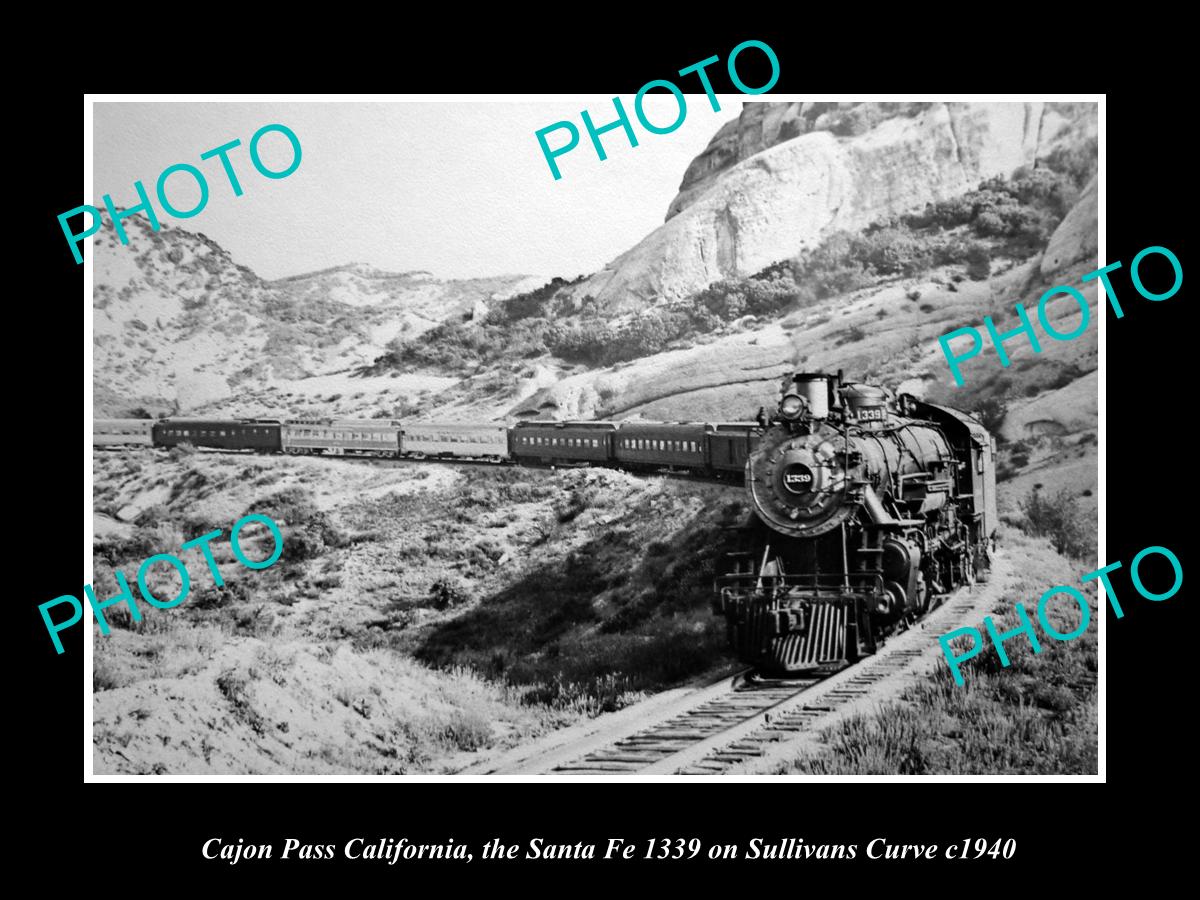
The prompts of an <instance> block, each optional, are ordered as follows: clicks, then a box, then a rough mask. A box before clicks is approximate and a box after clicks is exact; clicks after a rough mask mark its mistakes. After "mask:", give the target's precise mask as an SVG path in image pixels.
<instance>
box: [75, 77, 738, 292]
mask: <svg viewBox="0 0 1200 900" xmlns="http://www.w3.org/2000/svg"><path fill="white" fill-rule="evenodd" d="M744 99H745V97H744V96H743V95H740V94H733V95H718V100H719V102H720V104H721V111H720V112H713V110H712V107H711V106H710V105H709V103H708V99H707V98H706V97H705V96H704V95H703V94H697V95H691V94H689V95H687V117H686V119H685V120H684V123H683V125H681V126H680V127H679V129H678V130H676V131H674V132H672V133H671V134H665V135H656V134H651V133H649V132H647V131H646V130H645V129H643V128H642V127H641V125H640V123H639V122H638V121H637V118H636V116H635V115H634V111H633V97H632V96H625V95H621V101H622V103H623V105H624V107H625V109H626V111H627V113H628V115H629V117H630V120H631V121H632V123H633V127H634V131H635V133H636V135H637V137H638V142H639V143H638V146H637V147H636V148H631V147H630V146H629V143H628V139H627V138H626V136H625V134H624V131H623V130H621V129H616V130H614V131H611V132H607V133H605V134H604V135H602V136H601V140H602V142H603V144H604V147H605V150H606V151H607V153H608V159H607V160H605V161H604V162H601V161H600V160H599V159H598V158H597V156H596V153H595V151H594V149H593V148H592V146H591V142H590V140H589V139H588V136H587V132H586V131H585V129H584V127H583V124H582V121H581V119H580V115H579V113H580V111H581V110H583V109H585V108H586V109H588V111H589V112H590V113H591V115H592V119H593V121H594V122H595V124H596V125H597V127H599V126H602V125H603V124H605V123H607V122H611V121H613V120H614V119H615V110H614V108H613V104H612V99H611V97H597V96H590V97H583V98H574V97H571V98H566V97H555V98H552V99H549V100H539V101H537V102H511V103H509V102H504V103H498V102H474V101H472V102H419V103H417V102H400V103H217V102H204V103H125V102H122V103H112V102H108V103H97V104H96V105H95V114H94V123H95V124H94V128H95V132H94V137H95V142H94V159H95V172H94V182H93V184H94V187H95V191H96V197H95V198H93V200H92V203H93V204H94V205H96V206H97V207H99V208H101V209H103V202H102V200H101V198H102V196H103V195H104V194H105V193H109V194H111V195H112V197H113V202H114V204H115V205H117V206H133V205H135V204H136V203H137V195H136V193H135V191H134V188H133V182H134V181H135V180H141V181H142V183H143V185H144V186H145V188H146V191H147V193H148V194H149V195H150V196H151V198H152V201H153V203H154V205H155V209H156V211H157V212H158V215H159V216H160V219H161V220H162V221H163V222H165V223H167V224H169V225H172V226H177V227H180V228H185V229H188V230H190V231H197V232H202V233H203V234H206V235H207V236H208V237H210V238H212V239H213V240H215V241H216V242H217V243H219V244H220V245H221V246H222V247H224V248H225V249H226V250H227V251H229V252H230V253H231V254H232V256H233V259H234V261H235V262H237V263H240V264H242V265H246V266H249V267H250V268H251V269H252V270H253V271H255V272H256V273H257V274H259V275H260V276H262V277H264V278H268V279H274V278H281V277H284V276H287V275H297V274H301V273H305V272H312V271H315V270H318V269H323V268H327V267H330V266H337V265H342V264H345V263H350V262H359V263H366V264H368V265H372V266H375V267H377V268H380V269H383V270H387V271H397V272H400V271H409V270H414V269H425V270H428V271H430V272H432V273H433V274H434V275H436V276H439V277H444V278H462V277H469V276H486V275H502V274H518V273H520V274H530V275H541V276H546V277H549V276H552V275H561V276H565V277H574V276H575V275H579V274H584V273H589V272H593V271H595V270H597V269H599V268H600V267H602V266H603V265H604V264H605V263H606V262H608V261H609V260H611V259H612V258H613V257H614V256H617V255H618V254H620V253H622V252H624V251H625V250H627V249H629V248H630V247H632V246H633V245H634V244H635V243H636V242H637V241H639V240H640V239H641V238H642V237H644V236H645V235H646V234H647V233H649V232H650V231H651V230H653V229H654V228H656V227H657V226H658V225H661V224H662V221H663V217H664V216H665V215H666V211H667V206H668V204H669V203H670V202H671V199H672V198H673V197H674V196H675V194H676V192H677V190H678V187H679V183H680V181H681V180H682V178H683V173H684V170H685V169H686V168H687V165H688V163H690V162H691V160H692V159H693V158H694V157H695V156H696V155H698V154H699V153H700V152H701V151H702V150H703V149H704V148H705V147H706V146H707V144H708V141H709V140H710V138H711V137H712V136H713V134H715V133H716V131H717V129H718V128H719V127H720V126H721V125H722V124H723V123H724V122H726V121H727V120H728V119H730V118H732V117H734V116H736V115H737V114H738V113H739V112H741V109H742V101H743V100H744ZM646 100H647V102H646V105H645V111H646V116H647V118H648V119H649V120H650V121H651V122H652V123H655V124H657V125H659V126H660V127H661V126H663V125H666V124H668V123H670V122H671V121H673V120H674V119H675V118H676V116H677V114H678V107H677V105H676V102H675V100H674V98H673V97H672V96H671V95H669V94H665V93H662V92H656V93H654V94H648V95H647V98H646ZM559 120H569V121H572V122H573V123H574V124H575V125H576V127H577V128H578V129H579V131H580V143H579V145H578V146H577V147H576V148H575V149H574V150H573V151H571V152H570V153H567V154H565V155H563V156H560V157H558V160H557V161H558V164H559V167H560V169H561V170H562V175H563V177H562V179H561V180H559V181H555V180H554V178H553V177H552V175H551V173H550V169H549V167H548V166H547V165H546V162H545V160H544V159H543V157H542V152H541V149H540V148H539V146H538V142H537V139H536V138H535V136H534V133H535V132H536V131H537V130H538V129H540V128H544V127H546V126H548V125H551V124H552V123H554V122H556V121H559ZM271 123H282V124H284V125H287V126H288V127H289V128H291V129H292V131H294V132H295V133H296V136H297V137H298V138H299V140H300V144H301V147H302V148H303V158H302V161H301V163H300V167H299V168H298V169H297V170H296V171H295V172H293V173H292V174H291V175H289V176H288V177H286V178H282V179H278V180H271V179H267V178H265V177H263V176H262V175H260V174H259V173H258V172H257V171H256V170H255V169H254V167H253V165H252V164H251V162H250V156H249V143H250V137H251V136H252V135H253V134H254V132H255V131H257V130H258V129H259V128H260V127H261V126H263V125H267V124H271ZM234 138H240V139H241V141H242V145H241V146H240V147H238V148H236V149H234V150H233V151H232V152H231V153H230V161H231V162H232V163H233V166H234V169H235V171H236V172H237V174H238V177H239V179H240V181H241V184H242V188H243V190H244V193H243V195H242V196H241V197H236V198H235V197H234V196H233V191H232V189H231V188H230V186H229V182H228V180H227V178H226V177H225V174H224V172H223V171H222V169H221V165H220V161H219V160H218V159H216V158H213V159H210V160H207V161H201V159H200V154H201V153H202V152H204V151H206V150H210V149H212V148H214V147H217V146H220V145H221V144H224V143H227V142H228V141H230V140H232V139H234ZM566 139H567V135H566V132H565V131H558V132H555V133H553V134H551V135H549V136H548V140H549V142H550V145H551V147H557V146H559V142H565V141H566ZM260 148H261V150H262V156H263V160H264V162H265V163H266V164H267V165H268V166H269V167H270V168H274V169H282V168H284V167H285V166H286V165H287V163H288V161H289V160H290V151H289V149H288V144H287V140H286V139H285V138H284V137H283V136H282V135H279V134H271V135H268V136H266V137H265V138H264V139H263V142H262V144H261V145H260ZM179 162H186V163H190V164H192V165H194V166H196V167H197V168H199V169H200V170H201V172H203V173H204V175H205V177H206V179H207V181H208V184H209V200H208V205H207V206H206V207H205V208H204V209H203V210H202V211H201V212H200V213H199V214H197V215H196V216H194V217H193V218H190V219H182V220H181V219H174V218H172V217H171V216H169V215H167V214H166V213H165V212H164V211H163V210H162V209H161V207H160V205H159V203H158V201H157V199H155V197H154V190H155V183H156V181H157V179H158V175H159V173H160V172H162V171H163V169H165V168H166V167H167V166H170V165H172V164H174V163H179ZM167 185H168V190H167V197H168V199H169V200H170V201H171V202H172V204H173V205H174V206H175V207H176V208H177V209H183V210H186V209H189V208H191V207H192V206H194V205H195V202H196V201H197V200H198V197H199V193H198V189H197V188H196V187H195V182H194V180H193V179H191V178H190V177H189V176H188V175H187V174H175V175H172V176H171V178H170V179H169V180H168V182H167Z"/></svg>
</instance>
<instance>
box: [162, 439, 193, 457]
mask: <svg viewBox="0 0 1200 900" xmlns="http://www.w3.org/2000/svg"><path fill="white" fill-rule="evenodd" d="M195 452H196V448H195V447H194V446H193V445H192V444H189V443H187V442H186V441H184V442H183V443H182V444H176V445H175V446H174V447H172V448H171V449H170V450H168V451H167V458H168V459H170V460H171V462H179V461H180V460H182V459H186V458H187V457H189V456H191V455H192V454H193V453H195Z"/></svg>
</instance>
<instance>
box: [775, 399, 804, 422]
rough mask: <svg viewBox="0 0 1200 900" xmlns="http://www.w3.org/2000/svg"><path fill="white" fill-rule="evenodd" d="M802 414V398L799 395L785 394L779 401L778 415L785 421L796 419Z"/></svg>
mask: <svg viewBox="0 0 1200 900" xmlns="http://www.w3.org/2000/svg"><path fill="white" fill-rule="evenodd" d="M802 412H804V398H803V397H801V396H800V395H799V394H785V395H784V397H783V399H782V400H780V401H779V414H780V415H781V416H783V417H784V418H785V419H788V420H792V419H798V418H800V414H801V413H802Z"/></svg>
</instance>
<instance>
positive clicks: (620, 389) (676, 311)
mask: <svg viewBox="0 0 1200 900" xmlns="http://www.w3.org/2000/svg"><path fill="white" fill-rule="evenodd" d="M1095 131H1096V121H1095V109H1094V108H1093V107H1091V106H1088V105H1068V104H1047V105H1041V104H971V105H963V104H890V105H888V104H849V105H838V106H830V105H828V104H825V105H819V104H773V103H750V104H747V105H746V109H745V111H744V112H743V113H742V115H741V116H740V117H739V119H738V120H737V121H736V122H733V123H729V124H727V125H726V126H724V127H723V128H722V129H721V130H720V131H719V132H718V133H717V135H716V136H715V137H714V138H713V141H712V143H711V144H710V146H709V148H708V149H707V150H706V151H705V152H704V153H703V154H701V155H700V156H699V157H697V159H696V160H694V161H693V163H692V164H691V165H690V166H689V167H688V171H687V174H686V176H685V178H684V181H683V186H682V188H681V191H680V194H679V196H678V197H677V198H676V199H675V201H674V202H673V203H672V205H671V214H670V215H669V218H668V221H667V222H666V224H665V225H663V226H662V227H661V228H659V229H656V230H655V231H654V232H652V233H651V234H650V235H647V236H646V237H645V238H644V239H642V240H641V241H640V242H638V243H637V244H636V245H635V246H634V247H632V248H631V249H630V250H629V251H628V252H626V253H625V254H623V255H622V256H620V257H618V258H617V259H616V260H614V261H613V262H612V263H611V264H610V265H609V266H607V267H605V269H604V270H602V271H600V272H598V273H595V274H593V275H592V276H590V277H588V278H585V279H580V280H577V281H573V282H566V281H562V280H560V279H556V280H554V281H552V282H549V283H546V284H544V285H542V286H540V287H538V285H539V284H541V282H542V281H543V279H521V278H518V277H498V278H495V279H476V280H470V281H444V280H439V279H436V278H433V277H432V276H430V275H429V274H428V273H422V272H410V273H401V274H390V273H383V272H378V271H376V270H373V269H370V268H368V267H365V266H355V265H350V266H344V267H339V268H336V269H330V270H325V271H321V272H315V273H312V274H310V275H304V276H298V277H294V278H289V279H283V280H280V281H274V282H268V281H264V280H262V279H260V278H258V277H257V276H256V275H255V274H254V273H253V272H250V271H249V270H248V269H246V268H245V267H242V266H238V265H236V264H235V263H234V262H233V261H232V260H231V259H230V258H229V256H228V254H227V253H225V252H224V251H223V250H222V249H221V248H220V247H219V246H217V245H216V244H215V243H214V242H212V241H211V240H209V239H207V238H205V237H204V236H203V235H198V234H193V233H190V232H187V231H185V230H183V229H178V228H171V227H169V226H168V227H166V228H164V229H163V231H161V232H159V233H157V234H156V233H152V232H150V231H149V229H148V228H147V227H145V225H144V222H142V220H140V219H136V218H135V219H131V220H129V222H130V226H131V228H130V230H131V234H132V240H133V244H132V246H130V247H123V246H120V245H118V244H117V243H116V240H115V236H114V235H113V234H112V232H111V230H109V231H106V232H104V233H103V234H102V235H101V236H100V237H99V238H98V240H97V246H96V251H95V252H96V259H97V263H96V285H97V288H96V328H95V340H96V357H95V359H96V408H97V410H98V411H99V412H101V413H106V412H107V413H118V412H127V411H129V410H132V409H134V408H136V407H137V406H139V405H142V406H145V407H146V408H148V409H151V410H155V411H170V410H173V409H176V408H178V409H180V410H182V411H190V412H210V413H215V414H238V415H243V414H244V415H297V414H306V413H319V414H331V415H353V416H367V417H369V416H376V415H404V416H412V415H417V416H423V417H427V418H447V417H450V418H461V419H471V420H481V419H483V420H491V419H496V420H505V419H508V420H511V419H513V418H525V417H530V416H537V417H553V418H567V417H588V418H590V417H616V418H623V417H638V416H644V417H646V418H652V419H654V418H660V419H668V420H680V419H708V420H711V419H718V420H727V419H744V418H748V417H749V416H751V415H753V413H754V411H755V410H756V409H757V408H758V407H759V406H760V405H764V404H770V403H771V402H772V399H773V397H772V395H773V391H774V381H775V379H776V378H777V377H778V374H779V372H781V371H783V370H786V369H788V368H791V367H794V366H803V367H805V368H813V369H815V368H823V369H838V368H842V369H845V370H846V372H847V373H848V375H850V376H851V377H854V378H862V379H875V380H878V381H880V382H882V383H884V384H886V385H887V386H889V387H892V388H896V389H901V390H907V391H912V392H914V393H916V394H918V395H922V396H925V397H926V398H928V399H933V400H941V401H946V402H949V403H951V404H953V405H956V406H959V407H961V408H966V409H985V408H986V409H988V410H989V414H990V416H991V417H992V424H993V425H994V426H996V427H999V428H1000V429H1001V433H1002V434H1003V435H1004V436H1005V437H1006V438H1007V440H1008V441H1009V442H1010V443H1011V445H1012V447H1013V450H1012V465H1011V471H1010V472H1009V474H1010V475H1012V476H1013V477H1015V478H1025V476H1026V475H1029V477H1028V479H1027V480H1028V481H1029V482H1030V486H1032V484H1037V483H1043V484H1045V483H1046V481H1045V471H1046V469H1047V467H1051V468H1053V467H1054V466H1055V465H1057V464H1058V462H1063V460H1065V459H1066V457H1068V456H1069V457H1070V459H1071V462H1070V468H1071V470H1072V471H1073V472H1075V473H1076V474H1075V475H1074V476H1072V480H1071V486H1072V488H1073V489H1077V490H1078V492H1079V493H1083V492H1085V491H1089V490H1092V489H1093V488H1094V484H1095V466H1094V462H1095V460H1094V449H1095V448H1094V440H1095V424H1096V423H1095V412H1094V408H1095V406H1094V402H1091V403H1088V402H1082V401H1081V397H1082V396H1083V395H1085V394H1086V395H1087V396H1090V397H1092V398H1094V397H1095V395H1096V379H1095V370H1096V365H1097V363H1096V341H1095V333H1094V330H1090V331H1089V332H1088V333H1086V334H1085V335H1084V336H1083V337H1081V338H1080V339H1078V340H1076V341H1073V342H1070V343H1069V344H1052V345H1050V346H1049V347H1048V348H1047V350H1046V352H1043V353H1042V354H1039V355H1037V356H1033V355H1027V356H1024V357H1023V356H1022V355H1021V351H1018V353H1017V354H1016V356H1015V359H1016V361H1017V364H1016V365H1013V366H1012V367H1010V368H1009V369H1002V368H1001V367H999V365H998V364H996V363H995V360H994V358H993V357H990V356H989V357H986V358H985V357H981V358H980V359H979V360H977V361H975V362H974V363H972V364H971V365H972V366H974V367H975V368H974V373H975V374H974V375H973V376H972V377H971V378H970V379H969V382H968V386H967V387H966V388H964V389H954V388H952V387H951V386H950V378H949V373H948V370H947V368H946V364H945V361H944V359H943V358H942V355H941V353H940V351H939V350H938V347H937V343H936V339H937V336H938V335H940V334H944V333H946V332H947V331H950V330H952V329H954V328H956V327H959V326H961V325H964V324H967V323H970V322H979V321H980V319H981V318H982V316H984V315H987V314H992V315H994V316H997V317H999V318H998V319H997V321H998V322H1001V323H1003V322H1004V321H1007V319H1009V318H1011V310H1012V307H1013V305H1014V304H1015V303H1017V302H1027V303H1028V302H1030V301H1031V299H1034V298H1036V297H1037V296H1038V294H1039V293H1040V292H1041V291H1042V290H1044V289H1045V288H1046V287H1047V286H1050V285H1052V284H1062V283H1069V282H1073V281H1075V280H1077V278H1078V276H1079V275H1080V274H1081V273H1082V272H1085V271H1087V270H1088V269H1090V268H1094V267H1095V265H1096V264H1097V260H1096V244H1097V242H1096V236H1097V221H1096V219H1097V204H1096V195H1097V184H1096V180H1095V177H1094V172H1095V161H1096V156H1095ZM535 288H536V289H535ZM1093 288H1094V285H1090V286H1089V287H1088V288H1087V290H1085V294H1087V296H1089V298H1092V299H1093V300H1094V293H1093ZM1065 330H1069V327H1068V328H1067V329H1065ZM989 363H990V364H989ZM1089 392H1090V393H1089ZM1005 414H1006V415H1007V419H1005V418H1004V415H1005ZM1063 454H1066V456H1063ZM1056 460H1057V462H1056ZM1064 464H1065V463H1064Z"/></svg>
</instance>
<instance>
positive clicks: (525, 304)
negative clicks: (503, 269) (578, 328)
mask: <svg viewBox="0 0 1200 900" xmlns="http://www.w3.org/2000/svg"><path fill="white" fill-rule="evenodd" d="M582 280H583V276H582V275H581V276H579V277H578V278H574V279H572V280H570V281H567V280H566V279H565V278H551V279H550V280H549V281H548V282H546V283H545V284H543V285H542V286H541V287H540V288H535V289H534V290H532V291H527V292H525V293H524V294H517V295H516V296H513V297H509V298H508V299H507V300H501V301H500V302H499V303H497V304H495V305H494V306H493V307H492V309H491V310H490V311H489V312H488V317H487V321H488V322H489V323H493V324H506V323H512V322H517V321H520V320H521V319H531V318H539V317H545V316H547V315H548V314H549V313H550V304H551V301H553V300H554V299H555V297H556V295H557V294H558V293H559V292H560V291H561V290H562V289H563V288H565V287H570V286H571V285H573V284H578V283H579V282H580V281H582ZM589 299H591V300H592V305H593V306H594V305H595V299H594V298H590V297H584V298H583V303H584V304H586V303H587V301H588V300H589Z"/></svg>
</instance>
